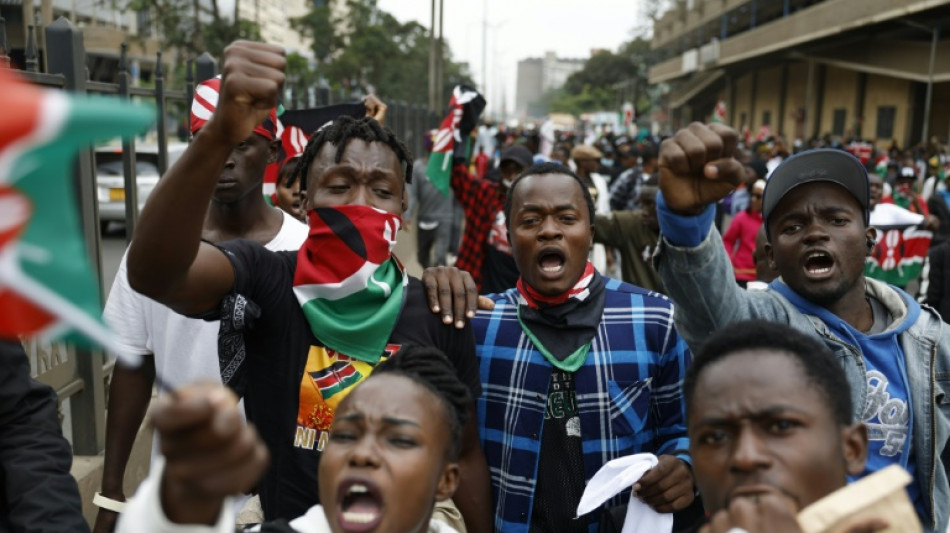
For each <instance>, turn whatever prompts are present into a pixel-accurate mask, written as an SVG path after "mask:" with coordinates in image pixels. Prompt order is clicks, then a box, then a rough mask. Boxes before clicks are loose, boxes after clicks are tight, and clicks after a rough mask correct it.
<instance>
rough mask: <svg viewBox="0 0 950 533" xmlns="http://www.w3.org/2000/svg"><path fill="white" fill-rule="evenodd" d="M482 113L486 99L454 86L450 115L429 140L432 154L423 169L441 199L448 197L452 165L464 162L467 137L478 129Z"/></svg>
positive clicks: (467, 89) (459, 86)
mask: <svg viewBox="0 0 950 533" xmlns="http://www.w3.org/2000/svg"><path fill="white" fill-rule="evenodd" d="M484 109H485V98H484V97H482V95H480V94H478V91H476V90H475V89H472V88H471V87H467V86H465V85H457V86H456V87H455V90H454V91H452V100H451V101H450V102H449V114H448V115H447V116H446V117H445V119H444V120H442V125H441V126H439V130H438V132H437V133H436V134H435V138H434V139H432V154H431V155H430V156H429V164H428V165H427V166H426V176H428V177H429V181H431V182H432V184H433V185H435V186H436V188H437V189H439V191H441V192H442V194H443V195H445V196H448V195H449V182H450V181H451V178H452V162H453V161H454V160H455V159H456V158H458V159H466V158H467V157H468V154H467V153H466V151H467V150H468V138H469V134H470V133H471V132H472V130H473V129H475V126H476V125H478V117H479V116H480V115H481V114H482V111H483V110H484Z"/></svg>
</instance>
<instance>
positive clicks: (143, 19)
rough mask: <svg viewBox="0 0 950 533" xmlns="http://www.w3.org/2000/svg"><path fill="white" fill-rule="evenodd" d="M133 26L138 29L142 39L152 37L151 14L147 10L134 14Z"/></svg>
mask: <svg viewBox="0 0 950 533" xmlns="http://www.w3.org/2000/svg"><path fill="white" fill-rule="evenodd" d="M135 26H136V28H138V31H139V35H140V36H142V37H151V35H152V13H151V12H150V11H149V10H148V9H143V10H142V11H136V12H135Z"/></svg>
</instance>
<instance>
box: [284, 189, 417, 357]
mask: <svg viewBox="0 0 950 533" xmlns="http://www.w3.org/2000/svg"><path fill="white" fill-rule="evenodd" d="M401 222H402V220H401V218H400V217H399V216H398V215H394V214H391V213H387V212H385V211H381V210H379V209H375V208H372V207H368V206H363V205H343V206H337V207H318V208H316V209H314V210H312V211H310V236H309V237H308V239H307V241H306V242H304V244H303V246H301V247H300V252H298V254H297V271H296V273H295V274H294V294H295V295H296V296H297V301H298V302H299V303H300V306H301V309H302V310H303V313H304V316H305V317H306V319H307V323H308V324H309V325H310V329H311V331H313V334H314V336H316V337H317V339H319V340H320V341H321V342H322V343H323V344H324V345H325V346H326V347H328V348H330V349H332V350H336V351H337V352H340V353H341V354H344V355H346V356H349V357H352V358H354V359H358V360H360V361H365V362H367V363H371V364H376V363H377V362H378V361H379V359H380V357H381V356H382V355H383V352H384V351H385V349H386V345H387V344H389V336H390V335H391V334H392V331H393V328H394V327H395V326H396V321H397V320H398V319H399V313H400V311H401V310H402V300H403V295H404V293H405V287H406V285H407V284H408V283H409V278H408V277H407V275H406V272H405V269H403V267H402V264H400V263H399V261H397V260H396V258H395V257H394V256H393V255H392V249H393V247H394V246H395V245H396V233H397V232H398V231H399V227H400V225H401Z"/></svg>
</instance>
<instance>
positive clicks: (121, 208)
mask: <svg viewBox="0 0 950 533" xmlns="http://www.w3.org/2000/svg"><path fill="white" fill-rule="evenodd" d="M187 147H188V145H187V144H185V143H170V144H169V145H168V166H169V167H170V166H171V165H172V163H174V162H175V161H177V160H178V158H179V157H181V154H182V153H183V152H184V151H185V148H187ZM160 177H161V176H160V175H159V173H158V146H136V147H135V180H136V183H137V184H138V200H139V209H142V206H144V205H145V201H146V200H148V196H149V194H151V193H152V189H154V188H155V185H156V184H157V183H158V180H159V178H160ZM96 188H97V196H98V198H99V223H100V225H101V228H102V229H103V230H105V229H106V226H108V224H109V222H125V178H124V176H123V172H122V147H121V146H118V147H107V148H97V149H96Z"/></svg>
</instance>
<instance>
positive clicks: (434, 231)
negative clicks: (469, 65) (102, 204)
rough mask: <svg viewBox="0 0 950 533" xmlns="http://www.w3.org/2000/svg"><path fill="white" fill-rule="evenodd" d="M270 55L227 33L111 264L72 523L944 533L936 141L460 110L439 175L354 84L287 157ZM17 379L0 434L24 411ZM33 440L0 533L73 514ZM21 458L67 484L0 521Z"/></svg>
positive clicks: (944, 217)
mask: <svg viewBox="0 0 950 533" xmlns="http://www.w3.org/2000/svg"><path fill="white" fill-rule="evenodd" d="M284 68H285V61H284V57H283V53H282V51H281V50H280V49H279V48H278V47H274V46H270V45H265V44H260V43H251V42H237V43H234V44H232V45H231V46H230V47H228V48H227V50H226V51H225V56H224V59H223V64H222V72H223V74H222V77H221V78H218V79H214V80H210V81H208V82H205V83H204V84H203V86H202V89H201V91H199V92H200V94H201V95H202V98H201V99H200V100H198V99H196V101H195V103H194V105H193V107H192V118H191V122H190V125H191V133H192V140H191V143H190V146H189V148H188V149H187V150H186V151H185V153H184V154H183V155H182V156H181V158H180V159H179V160H178V162H177V163H176V164H175V165H174V166H173V167H172V168H170V169H169V170H168V172H167V173H166V175H165V176H164V177H163V179H162V180H161V182H160V183H159V185H158V186H157V187H156V188H155V190H154V191H153V193H152V195H151V196H150V198H149V202H148V204H147V206H146V207H145V208H144V209H143V212H142V215H141V218H140V221H139V223H138V224H137V226H136V229H135V235H134V238H133V240H132V243H131V245H130V247H129V250H128V251H127V254H126V257H125V258H123V263H122V267H121V268H120V273H119V277H118V278H117V280H116V287H117V288H118V290H117V289H116V288H114V289H113V291H112V293H111V294H110V299H109V302H108V303H107V305H106V313H105V315H106V320H107V322H109V324H110V325H111V326H112V327H113V328H114V329H115V330H116V332H117V335H118V337H119V338H120V339H121V341H122V343H123V345H124V346H125V347H126V348H127V349H128V350H130V351H132V352H135V353H138V354H141V355H146V356H149V357H148V358H146V364H145V365H143V368H140V369H132V368H122V369H119V370H117V373H116V376H115V378H114V380H113V383H112V389H111V397H110V403H109V413H108V416H109V421H108V429H107V432H108V434H107V448H106V457H105V466H106V468H105V472H104V475H103V481H102V489H101V492H100V493H98V494H97V495H96V504H97V505H99V506H100V507H101V509H100V511H99V516H98V520H97V522H96V524H95V530H96V531H99V532H103V533H105V532H110V531H114V530H117V531H125V532H142V531H146V532H147V531H155V532H167V533H172V532H182V533H184V532H191V531H209V532H210V531H232V530H234V529H235V528H238V529H243V528H245V527H249V528H254V529H253V530H259V531H281V532H290V531H298V532H324V531H334V532H340V531H347V532H350V531H385V532H391V533H406V532H423V531H430V532H442V533H451V532H464V531H471V532H476V533H481V532H488V531H502V532H524V533H540V532H561V531H564V532H588V531H614V530H616V531H619V530H621V529H622V530H623V531H640V532H647V533H653V532H655V533H672V532H674V531H675V532H694V531H699V532H702V533H764V532H777V533H785V532H789V533H792V532H802V531H808V532H811V531H815V532H831V531H835V532H851V533H858V532H865V531H914V532H917V531H920V532H927V533H931V532H933V533H943V532H944V531H950V528H948V520H950V464H948V462H947V461H950V329H948V326H947V324H946V323H945V322H944V321H943V320H942V319H941V316H942V315H941V313H943V312H945V311H944V309H950V295H947V296H944V295H943V290H944V287H950V280H945V279H941V276H946V275H948V274H946V272H947V269H950V265H948V262H950V239H947V238H946V236H947V235H950V220H948V219H950V190H948V188H947V186H946V184H945V180H944V177H945V173H944V165H945V156H944V154H943V152H942V149H941V147H940V146H939V145H938V143H936V142H934V143H931V145H928V146H927V147H922V148H921V149H915V150H909V151H902V150H900V149H899V148H898V147H897V146H896V145H893V146H891V147H890V149H889V150H887V151H883V150H882V151H878V150H876V149H874V147H873V146H871V145H870V144H868V143H862V142H849V143H837V142H834V141H833V140H830V139H818V140H815V141H813V142H811V143H808V144H807V145H806V144H804V143H800V142H795V143H792V144H791V148H792V149H791V150H789V149H788V148H787V146H788V144H787V143H786V142H784V141H783V140H782V139H778V138H771V137H767V136H763V138H761V139H757V140H752V139H750V138H748V136H744V135H740V134H739V133H737V132H736V131H735V130H733V129H732V128H730V127H728V126H725V125H722V124H710V125H704V124H701V123H693V124H690V125H689V126H687V127H685V128H683V129H681V130H679V131H677V132H676V133H675V134H673V135H671V136H669V137H667V138H665V139H659V138H654V137H652V136H650V135H648V134H645V133H641V134H639V135H636V136H625V135H618V134H615V133H613V132H612V130H611V129H610V128H603V129H601V130H600V131H599V132H596V133H595V132H561V131H557V130H556V129H552V128H544V127H541V128H537V129H526V130H512V129H506V128H501V127H496V126H493V125H491V124H483V125H482V126H480V127H473V128H472V129H471V131H470V132H468V131H465V132H461V133H463V135H460V136H459V137H458V138H459V140H461V139H463V138H465V136H470V140H471V146H472V149H471V150H470V151H469V152H468V153H467V154H465V155H461V156H452V155H451V154H450V156H449V159H447V160H446V161H448V162H449V163H451V165H450V168H447V170H449V174H448V179H447V182H446V183H441V182H440V181H439V179H438V177H437V176H436V175H435V173H434V172H432V171H431V170H429V169H432V168H433V166H435V167H438V166H439V165H432V164H430V163H431V159H433V158H436V157H443V156H444V155H443V153H442V152H439V151H438V149H439V147H440V146H442V144H441V142H440V139H441V140H444V136H442V135H441V133H442V132H441V131H434V132H431V133H430V139H431V141H432V142H431V144H430V145H427V151H431V153H427V154H416V155H417V157H415V158H414V157H413V154H410V153H409V151H408V150H407V148H406V147H405V145H404V144H403V142H402V141H401V140H400V139H398V138H397V137H396V136H394V135H393V134H392V132H391V131H389V130H388V129H387V128H386V127H385V118H386V105H385V103H384V102H382V101H380V100H379V99H377V98H376V97H368V98H367V99H366V100H365V101H364V106H363V108H361V109H362V110H364V111H365V113H364V116H359V117H355V116H347V115H342V116H338V117H335V118H334V119H333V120H332V121H330V122H327V123H326V124H324V125H322V126H320V127H319V128H318V129H316V130H314V131H312V132H308V133H307V135H306V137H307V140H306V142H305V143H304V145H301V146H298V149H293V148H291V147H290V145H291V144H293V143H290V144H288V142H287V140H286V138H283V137H282V135H281V133H279V132H280V131H282V128H281V125H280V122H279V121H280V119H279V117H278V115H277V108H276V107H275V104H276V102H277V99H278V95H279V94H280V92H281V87H282V83H283V80H284ZM478 98H481V97H480V96H478V95H477V93H476V94H474V95H473V93H465V92H464V91H457V93H456V98H453V104H452V105H454V106H457V107H454V108H453V109H452V113H453V114H457V115H458V117H459V118H461V123H472V124H474V123H476V122H477V119H478V114H479V113H480V111H481V109H480V108H479V106H477V105H471V106H468V105H469V104H472V103H473V102H474V103H475V104H477V103H478ZM463 100H464V101H463ZM483 104H484V101H483V100H482V106H481V107H482V108H483V107H484V105H483ZM467 106H468V107H467ZM469 134H470V135H469ZM461 152H462V153H464V152H465V150H462V151H461ZM455 153H456V154H459V153H460V152H458V151H457V152H455ZM437 161H438V160H437ZM268 164H276V165H279V166H280V167H281V168H280V171H279V174H278V175H279V178H278V189H277V191H278V192H277V193H276V194H275V195H274V196H273V197H270V198H267V197H265V196H264V195H263V193H262V188H261V183H262V181H263V176H264V173H265V167H267V165H268ZM268 200H269V201H268ZM281 209H282V210H283V212H282V211H281ZM413 220H414V221H415V223H414V224H412V221H413ZM302 221H303V222H302ZM410 227H412V230H413V232H414V233H415V234H416V235H415V237H416V239H417V243H418V251H419V256H418V259H419V262H420V263H421V264H422V265H423V266H424V267H429V268H427V269H426V270H425V272H424V274H423V276H422V279H421V280H420V279H416V278H414V277H412V276H410V275H409V274H408V273H407V271H406V269H405V267H404V266H403V265H402V263H401V262H400V261H399V260H398V259H397V258H396V257H395V256H394V255H393V254H392V250H393V247H394V245H395V243H396V240H397V238H406V237H405V235H406V233H405V232H400V230H401V229H402V228H406V229H408V228H410ZM931 244H933V246H931ZM928 255H929V258H930V260H929V261H927V258H928ZM452 265H454V266H452ZM905 289H906V290H905ZM948 290H950V289H948ZM918 298H919V300H920V301H921V302H923V304H922V303H919V302H918ZM943 316H946V315H943ZM17 349H18V348H17V347H10V349H6V348H4V350H3V353H4V354H5V355H4V357H7V355H6V354H7V353H8V352H9V353H12V355H11V357H19V356H20V355H21V354H20V353H17ZM21 366H22V365H21ZM11 368H13V366H12V365H11ZM21 373H22V372H21ZM156 374H159V375H160V376H161V378H162V380H161V383H162V384H163V385H164V387H165V388H166V389H168V390H165V391H163V393H162V394H161V395H160V397H159V399H158V400H157V402H156V403H155V404H154V408H153V413H152V415H151V419H152V424H153V427H154V429H155V433H156V444H155V448H154V452H155V453H154V457H153V462H152V467H151V472H150V474H149V477H148V479H146V481H145V482H143V484H142V485H141V486H140V488H139V490H138V492H137V494H136V495H135V496H134V497H131V495H125V494H123V493H122V488H121V487H122V479H123V475H124V473H125V466H126V463H127V461H128V455H129V449H130V448H131V443H132V440H133V439H134V436H135V434H136V432H137V431H138V428H139V425H140V424H141V422H142V420H143V418H144V417H145V409H146V406H147V404H148V402H149V399H150V396H151V394H150V391H151V388H152V385H153V383H155V382H156ZM6 379H7V377H6V376H5V374H0V381H3V380H6ZM10 379H14V378H10ZM15 379H16V380H17V381H18V382H23V383H25V382H26V379H25V378H23V377H22V376H21V377H16V378H15ZM202 379H203V380H204V382H203V383H197V384H196V383H194V382H195V381H196V380H202ZM21 388H22V389H23V394H27V392H28V391H33V390H34V389H33V388H31V387H28V386H26V385H22V387H21ZM171 389H174V390H171ZM3 390H4V391H5V393H6V391H9V390H13V389H8V388H7V387H4V388H3ZM17 390H19V389H17ZM34 392H35V391H34ZM18 394H19V393H18ZM41 396H42V395H36V399H35V400H31V402H32V403H35V404H36V405H45V406H46V407H47V410H49V409H48V408H49V401H50V400H49V399H48V398H46V399H41ZM20 401H21V400H18V399H11V400H10V401H8V402H6V403H4V404H3V406H2V407H4V409H3V410H0V413H2V414H3V416H4V418H0V427H2V428H3V430H4V432H3V433H0V435H6V434H7V433H6V429H7V428H8V427H10V428H19V427H21V426H23V425H24V424H31V425H34V426H39V425H40V422H39V421H38V420H39V417H45V419H46V422H45V425H47V426H48V425H49V420H48V419H49V418H50V414H49V413H46V414H44V413H42V412H41V410H39V409H31V410H29V411H26V410H24V411H25V413H20V414H21V415H23V416H26V414H28V415H29V416H28V417H26V420H27V421H26V422H20V421H18V420H17V419H16V418H15V417H13V416H12V415H10V416H8V415H7V414H6V413H7V410H6V409H5V408H6V406H7V404H8V403H10V402H20ZM44 402H45V403H44ZM14 414H15V413H14ZM8 419H9V421H8ZM11 434H12V433H11ZM34 439H40V440H44V441H46V442H48V443H49V444H50V446H49V448H50V449H49V451H40V452H37V453H35V454H34V455H33V456H28V455H24V454H22V453H19V454H8V453H7V451H6V450H7V447H6V446H5V444H4V443H5V442H7V440H8V439H6V437H3V438H0V461H3V462H4V468H3V469H0V478H2V479H4V481H5V484H4V486H3V489H4V494H3V495H4V497H3V498H2V501H0V510H8V512H7V513H5V514H4V515H3V516H0V526H3V527H0V529H4V527H5V526H6V525H7V523H6V522H5V521H10V522H11V523H13V524H14V526H15V525H16V523H17V522H13V521H17V520H19V521H21V522H19V523H21V524H22V523H26V522H22V521H23V520H28V521H29V522H28V523H26V524H27V525H26V526H25V527H23V529H25V530H43V531H45V530H50V531H52V530H56V531H64V530H77V531H81V530H84V529H85V526H84V524H82V523H81V518H78V513H77V512H76V511H77V505H76V501H75V498H73V497H72V496H71V493H74V492H75V486H74V484H73V485H70V484H69V483H62V476H61V475H60V476H58V477H57V476H54V475H53V474H52V473H43V472H41V471H40V469H38V468H37V469H35V471H33V472H28V473H27V474H24V473H22V472H19V471H15V470H10V469H9V468H8V467H7V466H6V464H7V463H8V462H9V461H17V462H20V463H22V464H37V463H41V462H42V457H49V458H53V457H56V456H57V455H62V453H61V451H57V448H61V447H62V442H61V441H60V440H57V441H54V440H53V439H52V437H46V436H43V437H42V438H40V437H39V436H38V437H34ZM21 451H22V450H21ZM8 455H9V457H10V458H9V459H8V458H7V456H8ZM21 457H26V459H20V458H21ZM60 459H62V458H61V457H60ZM26 461H29V462H26ZM51 464H52V462H51ZM21 470H22V469H21ZM58 470H60V472H59V474H62V470H63V468H62V465H60V467H59V468H58ZM9 472H13V473H14V474H15V476H14V475H13V474H9ZM28 474H29V475H28ZM30 475H32V478H30ZM44 479H49V480H51V481H50V482H52V481H56V482H58V483H60V488H57V489H55V491H57V492H59V493H62V494H63V495H64V496H63V498H62V502H63V504H62V506H61V507H62V508H61V509H59V510H47V511H45V516H41V515H39V514H37V513H36V511H18V510H17V505H18V504H20V505H21V506H22V502H20V501H19V499H18V498H17V497H16V494H15V492H16V490H18V488H17V487H13V486H11V483H17V484H22V486H31V485H30V484H35V483H45V481H43V480H44ZM57 480H58V481H57ZM852 489H856V490H858V491H859V494H860V497H859V496H855V490H852ZM51 490H54V489H51ZM849 491H850V492H849ZM67 493H70V494H67ZM67 496H68V497H67ZM126 496H130V497H131V499H130V501H128V502H125V500H126ZM592 499H596V501H595V502H594V503H593V504H590V501H591V500H592ZM821 506H823V507H822V508H821V511H820V512H819V510H818V509H819V507H821ZM580 509H585V511H584V512H581V511H580ZM829 509H830V510H829ZM20 517H23V518H20ZM54 518H55V520H54ZM70 520H72V523H71V524H67V525H63V522H64V521H66V522H69V521H70ZM44 523H46V524H48V525H47V526H43V525H42V524H44ZM14 526H11V527H14ZM611 528H614V529H611ZM14 529H15V530H16V527H14Z"/></svg>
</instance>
